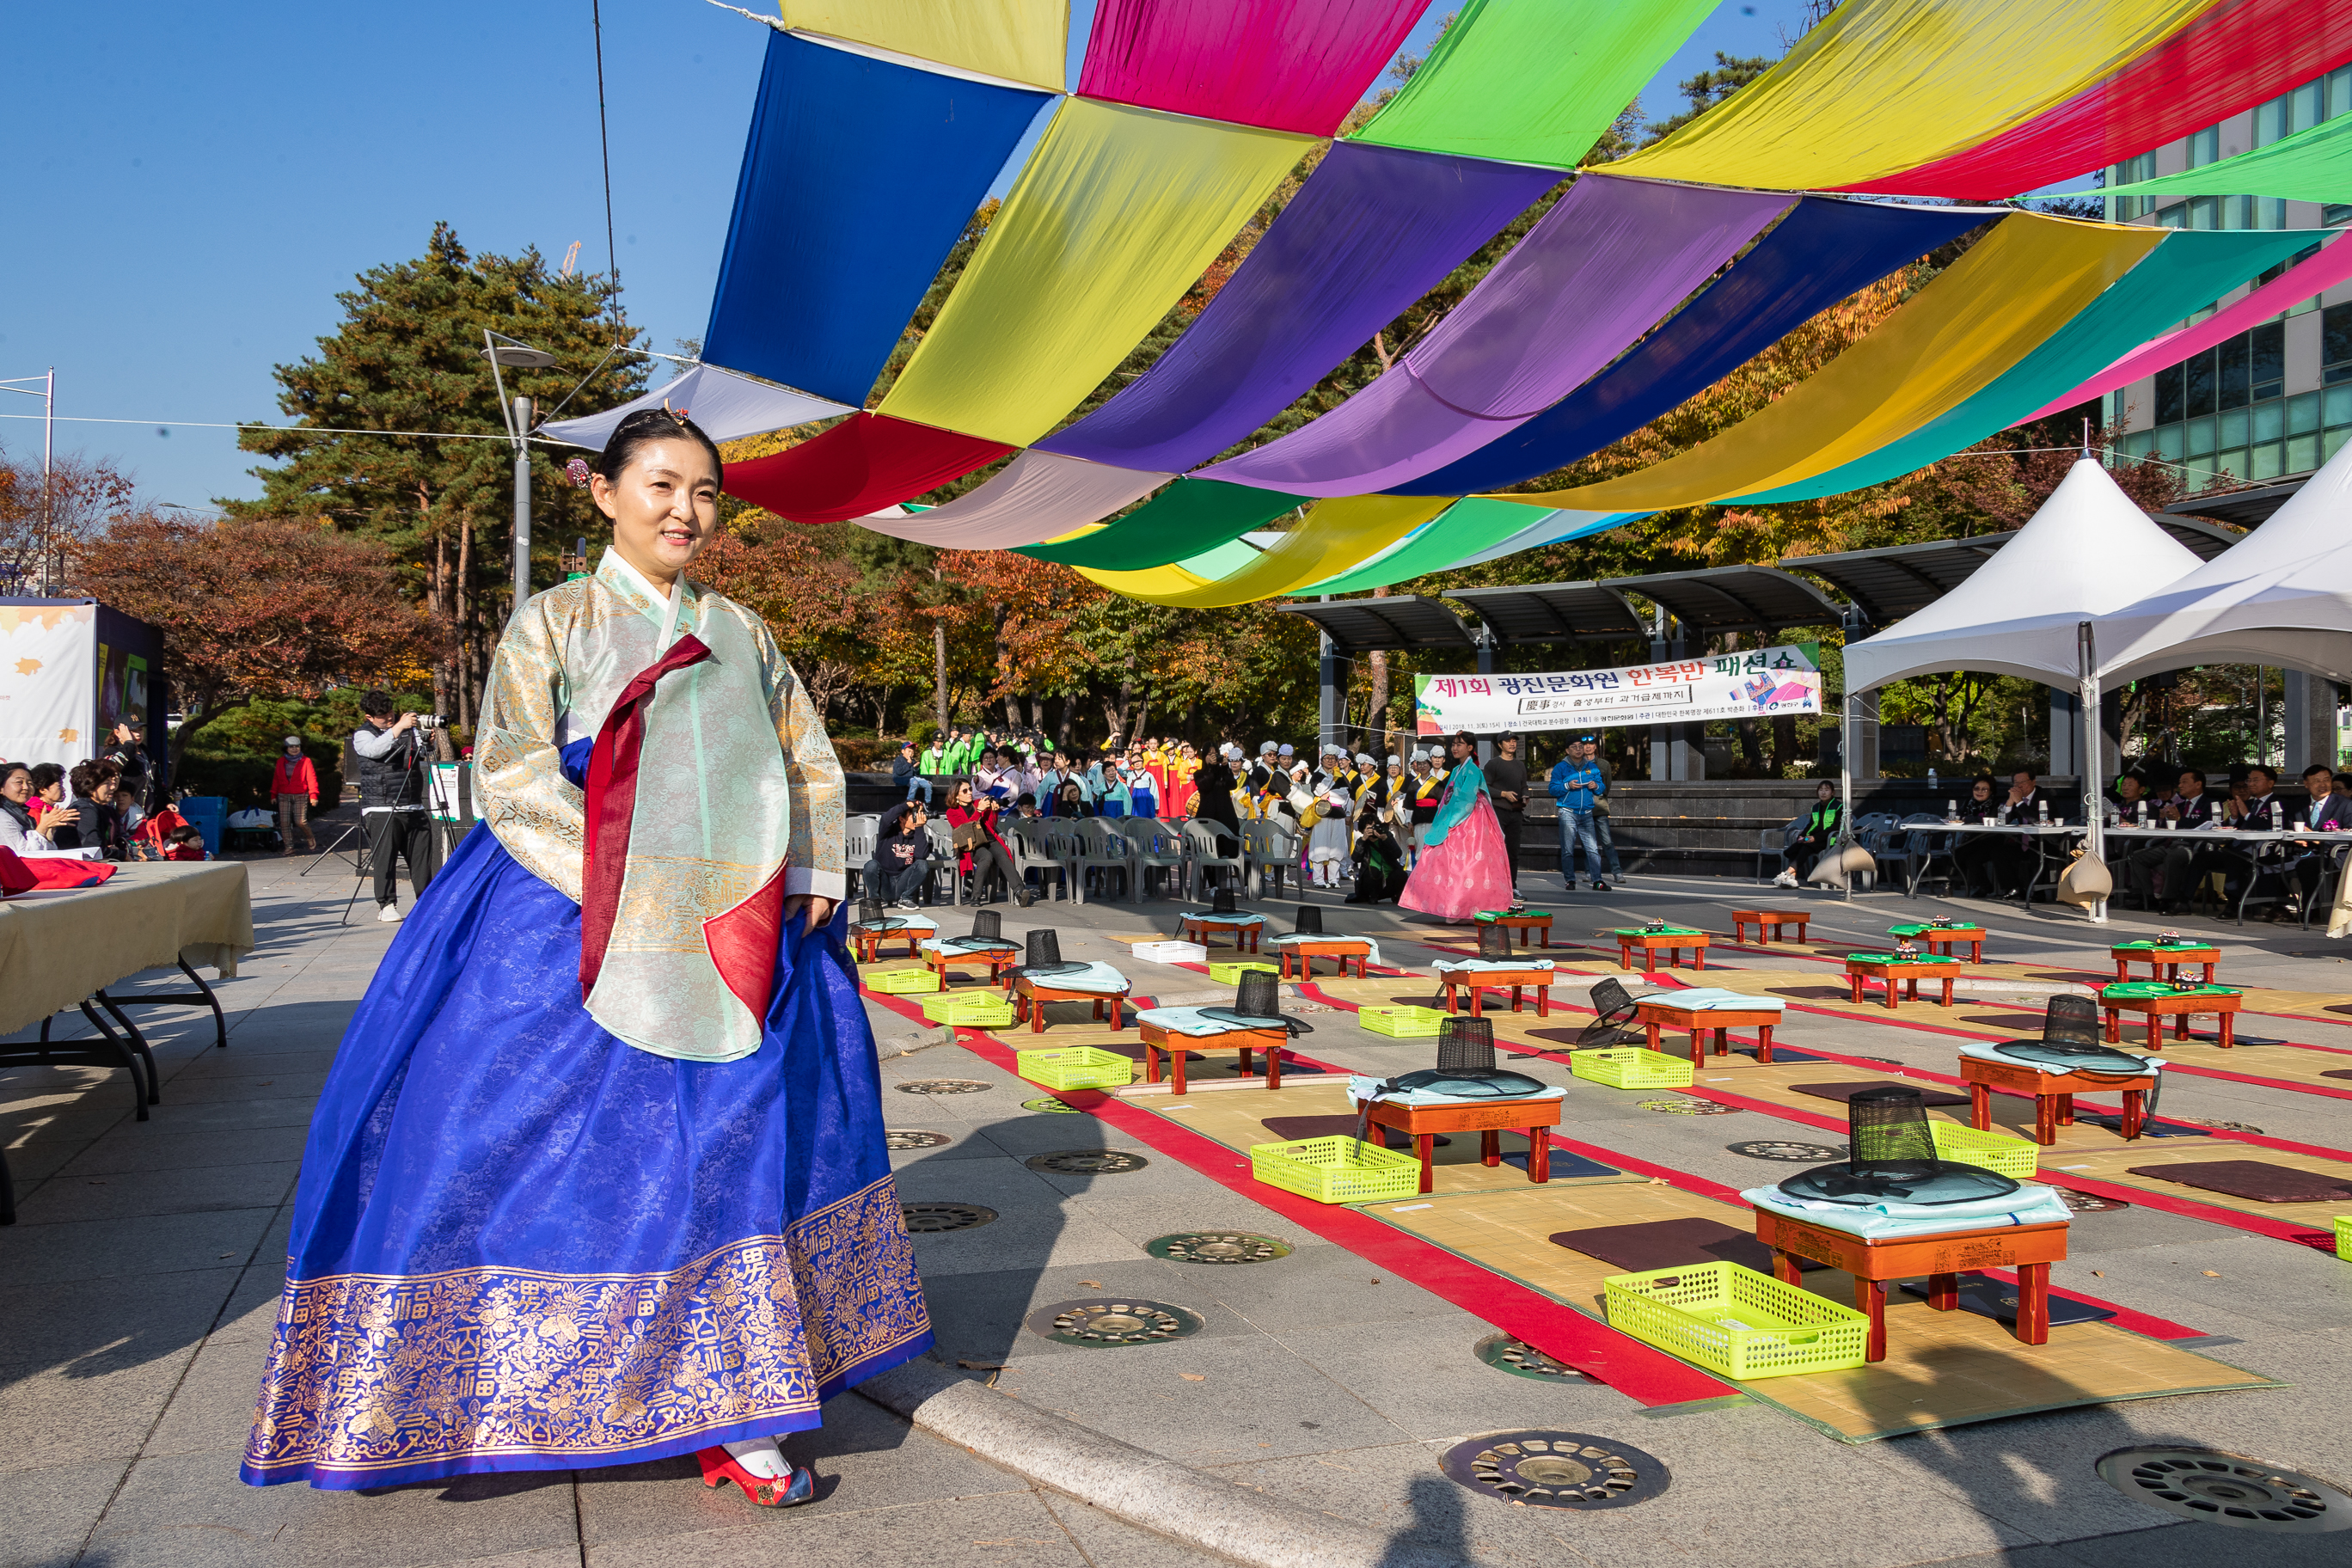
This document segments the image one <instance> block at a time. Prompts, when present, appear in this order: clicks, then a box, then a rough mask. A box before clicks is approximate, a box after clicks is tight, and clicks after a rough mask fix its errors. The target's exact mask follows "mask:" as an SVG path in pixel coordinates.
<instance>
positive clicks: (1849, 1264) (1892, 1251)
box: [1749, 1205, 2066, 1361]
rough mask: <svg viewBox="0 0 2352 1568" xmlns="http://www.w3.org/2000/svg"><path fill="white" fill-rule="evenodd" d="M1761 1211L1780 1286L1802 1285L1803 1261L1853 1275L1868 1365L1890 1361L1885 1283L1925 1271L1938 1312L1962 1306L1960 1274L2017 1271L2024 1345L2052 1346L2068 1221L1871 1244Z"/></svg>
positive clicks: (1760, 1235)
mask: <svg viewBox="0 0 2352 1568" xmlns="http://www.w3.org/2000/svg"><path fill="white" fill-rule="evenodd" d="M1749 1206H1750V1207H1751V1208H1753V1207H1754V1205H1749ZM1755 1212H1756V1239H1757V1240H1759V1241H1760V1242H1762V1243H1763V1244H1764V1245H1765V1246H1767V1247H1770V1248H1771V1249H1772V1273H1773V1277H1774V1278H1776V1279H1779V1280H1780V1282H1781V1283H1782V1284H1784V1285H1800V1284H1801V1282H1802V1276H1801V1274H1800V1273H1799V1271H1798V1268H1797V1259H1798V1258H1811V1259H1812V1260H1813V1261H1814V1262H1816V1263H1826V1264H1828V1265H1829V1266H1830V1267H1831V1268H1843V1269H1844V1270H1845V1271H1846V1272H1847V1273H1849V1274H1851V1275H1853V1305H1854V1310H1857V1311H1859V1312H1861V1313H1863V1314H1864V1315H1865V1316H1867V1317H1868V1318H1869V1319H1870V1348H1869V1350H1868V1351H1867V1352H1865V1354H1864V1359H1866V1360H1869V1361H1885V1359H1886V1285H1887V1282H1888V1281H1889V1280H1893V1279H1917V1278H1918V1277H1919V1276H1920V1275H1922V1274H1924V1275H1926V1276H1927V1305H1928V1306H1930V1307H1932V1308H1934V1309H1935V1310H1937V1311H1938V1312H1949V1311H1953V1310H1957V1309H1958V1306H1959V1304H1960V1294H1959V1292H1960V1279H1959V1277H1960V1276H1961V1275H1962V1274H1964V1273H1969V1272H1971V1271H1974V1270H1977V1269H1983V1268H2014V1269H2016V1270H2017V1338H2018V1341H2019V1342H2020V1343H2021V1344H2029V1345H2045V1344H2048V1343H2049V1342H2050V1266H2051V1265H2052V1264H2053V1263H2059V1262H2063V1261H2064V1260H2065V1257H2066V1222H2065V1221H2064V1220H2053V1221H2052V1222H2050V1223H2049V1224H2046V1225H2016V1226H2003V1227H2001V1228H1999V1229H1994V1230H1954V1231H1947V1232H1945V1233H1943V1234H1942V1235H1940V1236H1905V1237H1893V1238H1891V1239H1888V1240H1885V1241H1869V1240H1865V1239H1864V1237H1859V1236H1852V1235H1849V1234H1848V1233H1846V1232H1844V1231H1842V1230H1832V1229H1831V1228H1830V1227H1829V1226H1819V1225H1807V1224H1806V1223H1805V1222H1804V1221H1802V1220H1798V1219H1791V1218H1790V1217H1789V1216H1788V1215H1783V1214H1775V1213H1774V1212H1772V1211H1771V1210H1769V1209H1762V1208H1759V1209H1756V1211H1755Z"/></svg>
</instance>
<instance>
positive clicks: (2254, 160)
mask: <svg viewBox="0 0 2352 1568" xmlns="http://www.w3.org/2000/svg"><path fill="white" fill-rule="evenodd" d="M2104 194H2105V195H2111V196H2154V195H2210V196H2284V197H2285V198H2286V199H2287V200H2289V201H2293V202H2352V114H2339V115H2337V116H2336V118H2335V119H2333V120H2328V121H2322V122H2321V123H2319V124H2317V125H2315V126H2313V127H2312V128H2311V129H2310V130H2308V131H2298V132H2295V133H2294V135H2292V136H2290V137H2288V138H2287V139H2286V140H2285V141H2284V142H2272V143H2271V144H2270V145H2269V146H2267V147H2257V148H2255V149H2254V150H2253V151H2252V152H2251V153H2239V154H2238V155H2237V156H2236V157H2234V158H2224V159H2222V160H2221V162H2220V163H2208V164H2206V165H2205V166H2204V167H2203V168H2201V169H2191V170H2189V171H2188V172H2187V173H2186V174H2167V175H2165V176H2163V177H2162V178H2161V179H2155V180H2142V181H2140V182H2139V183H2138V184H2131V185H2110V186H2108V187H2107V189H2106V191H2105V193H2104ZM2306 232H2307V231H2306Z"/></svg>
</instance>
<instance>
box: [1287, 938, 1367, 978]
mask: <svg viewBox="0 0 2352 1568" xmlns="http://www.w3.org/2000/svg"><path fill="white" fill-rule="evenodd" d="M1275 951H1276V952H1279V953H1280V954H1281V955H1282V978H1284V979H1285V980H1287V979H1289V978H1290V955H1291V954H1292V953H1294V952H1295V953H1297V955H1298V969H1299V973H1300V975H1301V976H1302V977H1303V978H1307V979H1312V978H1313V977H1314V974H1315V961H1316V960H1317V959H1318V958H1336V959H1338V960H1339V978H1340V979H1342V980H1345V979H1346V978H1347V977H1348V961H1349V959H1351V958H1352V959H1354V960H1355V961H1356V978H1357V979H1359V980H1363V979H1367V978H1369V977H1370V973H1371V972H1370V970H1369V969H1367V968H1366V967H1365V966H1366V965H1367V964H1369V963H1371V962H1372V944H1371V943H1370V942H1366V941H1365V940H1364V939H1363V938H1362V937H1360V936H1333V937H1307V938H1304V939H1302V940H1300V941H1297V942H1283V943H1281V944H1279V945H1278V946H1277V947H1276V949H1275Z"/></svg>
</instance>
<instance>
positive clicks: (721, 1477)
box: [694, 1448, 816, 1508]
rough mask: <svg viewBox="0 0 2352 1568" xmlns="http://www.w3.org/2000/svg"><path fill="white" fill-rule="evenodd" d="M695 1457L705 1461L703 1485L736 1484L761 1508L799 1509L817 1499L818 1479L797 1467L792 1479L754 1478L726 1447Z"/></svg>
mask: <svg viewBox="0 0 2352 1568" xmlns="http://www.w3.org/2000/svg"><path fill="white" fill-rule="evenodd" d="M694 1457H695V1458H698V1459H699V1460H701V1461H702V1484H703V1485H704V1486H706V1487H716V1486H724V1485H725V1484H726V1483H727V1482H729V1481H733V1482H734V1483H735V1484H736V1485H737V1486H738V1487H740V1488H741V1489H742V1490H743V1495H744V1496H745V1497H747V1498H750V1499H751V1500H752V1501H753V1502H755V1503H757V1504H759V1505H760V1506H761V1508H798V1507H800V1505H801V1504H803V1503H804V1502H807V1501H809V1500H811V1499H812V1498H814V1497H815V1496H816V1478H815V1477H814V1476H813V1475H811V1474H810V1473H809V1472H808V1471H807V1470H806V1469H805V1468H802V1467H800V1466H797V1465H795V1466H794V1467H793V1473H792V1474H791V1475H790V1476H789V1477H785V1476H755V1475H753V1474H752V1473H751V1471H749V1470H747V1469H745V1468H743V1467H742V1465H741V1464H740V1463H739V1462H738V1461H737V1460H736V1458H735V1457H734V1456H733V1455H731V1454H730V1453H729V1452H728V1451H727V1450H726V1449H724V1448H704V1449H702V1450H701V1451H699V1452H698V1453H697V1454H696V1455H695V1456H694Z"/></svg>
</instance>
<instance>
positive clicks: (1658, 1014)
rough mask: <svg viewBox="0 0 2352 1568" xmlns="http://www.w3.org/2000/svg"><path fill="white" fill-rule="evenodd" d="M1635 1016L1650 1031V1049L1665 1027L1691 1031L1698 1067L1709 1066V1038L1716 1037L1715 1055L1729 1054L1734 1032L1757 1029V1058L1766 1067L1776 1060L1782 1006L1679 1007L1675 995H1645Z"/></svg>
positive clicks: (1693, 1061)
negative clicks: (1774, 1049)
mask: <svg viewBox="0 0 2352 1568" xmlns="http://www.w3.org/2000/svg"><path fill="white" fill-rule="evenodd" d="M1635 1009H1636V1010H1635V1014H1634V1016H1635V1017H1636V1018H1638V1019H1639V1020H1640V1021H1641V1023H1642V1025H1643V1027H1645V1028H1647V1029H1648V1030H1649V1031H1650V1048H1651V1049H1652V1050H1658V1049H1661V1048H1662V1047H1660V1046H1659V1044H1658V1035H1659V1032H1660V1031H1661V1030H1663V1029H1675V1030H1687V1031H1688V1032H1689V1034H1690V1059H1691V1066H1692V1067H1694V1068H1699V1067H1704V1066H1706V1037H1707V1036H1708V1035H1710V1034H1711V1035H1713V1036H1714V1037H1715V1054H1716V1055H1717V1056H1719V1057H1720V1056H1727V1055H1729V1054H1730V1051H1731V1031H1732V1030H1734V1029H1747V1028H1753V1029H1754V1030H1755V1031H1756V1059H1757V1060H1758V1061H1759V1062H1762V1063H1764V1064H1765V1065H1766V1066H1768V1067H1769V1065H1771V1061H1772V1031H1773V1029H1774V1028H1775V1027H1776V1026H1778V1025H1779V1024H1780V1008H1778V1007H1677V1006H1675V1003H1674V999H1673V998H1672V997H1671V996H1656V997H1651V996H1644V997H1643V998H1642V999H1641V1001H1639V1002H1638V1003H1636V1004H1635Z"/></svg>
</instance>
